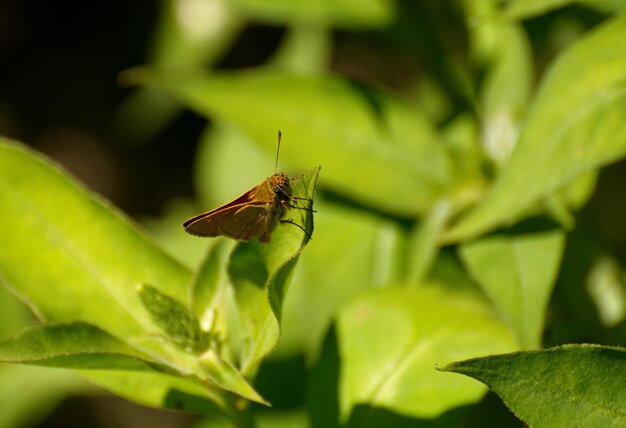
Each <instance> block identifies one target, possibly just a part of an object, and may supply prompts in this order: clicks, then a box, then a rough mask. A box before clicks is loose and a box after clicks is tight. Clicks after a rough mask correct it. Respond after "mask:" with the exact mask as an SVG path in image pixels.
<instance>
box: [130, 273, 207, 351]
mask: <svg viewBox="0 0 626 428" xmlns="http://www.w3.org/2000/svg"><path fill="white" fill-rule="evenodd" d="M137 293H138V294H139V298H140V299H141V303H143V305H144V307H145V308H146V310H147V311H148V313H149V314H150V316H151V317H152V320H153V321H154V323H155V324H156V325H158V326H159V327H160V328H161V329H162V330H163V331H164V332H165V334H166V335H167V337H168V338H169V339H170V340H171V341H172V342H173V343H174V344H175V345H177V346H180V347H181V348H182V349H184V350H186V351H191V352H195V353H200V352H202V351H204V350H206V348H207V347H208V346H209V340H210V337H209V333H208V332H205V331H202V330H201V329H200V322H199V321H198V318H196V316H195V315H194V314H193V313H191V311H190V310H189V309H187V307H186V306H185V305H183V304H182V303H181V302H179V301H178V300H176V299H173V298H171V297H169V296H168V295H166V294H163V293H161V292H160V291H159V290H157V289H156V288H154V287H152V286H150V285H146V284H140V285H138V286H137Z"/></svg>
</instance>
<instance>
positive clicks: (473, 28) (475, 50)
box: [466, 0, 533, 165]
mask: <svg viewBox="0 0 626 428" xmlns="http://www.w3.org/2000/svg"><path fill="white" fill-rule="evenodd" d="M466 5H467V6H466V7H467V9H468V15H469V17H468V19H470V20H471V22H474V25H470V26H469V31H470V37H471V38H470V41H471V49H472V56H473V57H474V58H473V59H474V62H475V63H477V65H478V67H481V68H484V69H485V73H484V76H483V77H482V81H481V90H480V94H479V96H480V105H479V108H480V116H481V119H482V135H483V144H484V150H485V152H486V153H487V154H488V155H489V157H490V158H491V159H492V160H493V161H494V162H496V163H497V164H498V165H501V164H502V163H505V162H506V161H507V160H508V158H509V156H510V153H511V151H512V150H513V148H514V147H515V144H516V142H517V137H518V134H519V127H520V120H521V118H522V117H523V114H524V113H525V108H526V105H527V103H528V97H529V93H530V86H531V83H532V77H533V69H532V58H531V50H530V46H529V42H528V39H527V37H526V33H525V32H524V30H523V28H522V27H521V26H520V25H518V24H515V23H509V22H502V21H499V20H493V19H491V20H490V19H484V17H485V16H490V15H493V14H494V13H495V12H496V2H495V1H493V0H468V1H466Z"/></svg>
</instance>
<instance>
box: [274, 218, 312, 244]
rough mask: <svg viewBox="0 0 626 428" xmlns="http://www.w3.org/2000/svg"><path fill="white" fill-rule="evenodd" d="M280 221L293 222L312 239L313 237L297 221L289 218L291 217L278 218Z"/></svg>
mask: <svg viewBox="0 0 626 428" xmlns="http://www.w3.org/2000/svg"><path fill="white" fill-rule="evenodd" d="M280 222H281V223H289V224H293V225H294V226H296V227H298V228H300V229H301V230H302V231H303V232H304V233H305V234H306V236H307V237H308V238H309V239H313V237H312V236H311V234H310V233H309V232H308V231H307V230H306V229H305V228H304V227H302V226H300V225H299V224H298V223H296V222H295V221H293V220H291V219H289V218H288V219H282V218H281V219H280Z"/></svg>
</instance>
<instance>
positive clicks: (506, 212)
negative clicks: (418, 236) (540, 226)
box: [447, 15, 626, 241]
mask: <svg viewBox="0 0 626 428" xmlns="http://www.w3.org/2000/svg"><path fill="white" fill-rule="evenodd" d="M625 38H626V15H625V16H618V17H616V18H614V19H611V20H609V21H607V22H605V23H604V24H602V25H601V26H599V27H598V28H597V29H596V30H594V31H592V32H590V33H589V34H588V35H586V36H584V37H582V38H581V39H580V40H578V41H577V42H576V43H574V44H573V45H572V46H571V47H570V48H569V49H568V50H567V51H566V52H564V53H563V54H562V55H561V56H560V58H559V59H558V60H557V61H555V63H554V64H553V66H552V67H551V69H550V71H549V73H548V74H547V75H546V77H545V78H544V81H543V82H542V85H541V88H540V90H539V93H538V95H537V98H536V100H535V102H534V104H533V106H532V108H531V111H530V112H529V115H528V117H527V120H526V122H525V125H524V127H523V129H522V132H521V136H520V141H519V143H518V146H517V148H516V150H515V152H514V153H513V155H512V157H511V159H510V161H509V163H508V164H507V165H506V166H505V167H504V169H503V171H502V173H501V175H500V176H499V177H498V179H497V180H496V182H495V183H494V186H493V188H492V190H491V192H490V193H489V194H488V195H487V197H486V198H485V200H484V201H483V202H482V204H481V205H479V206H478V207H477V208H476V209H474V210H473V211H470V212H469V213H468V215H467V216H465V217H463V218H462V219H461V220H460V222H459V223H458V224H457V226H456V227H454V228H453V229H452V230H451V231H450V232H449V235H448V237H447V239H448V240H450V241H458V240H461V239H465V238H468V237H471V236H475V235H477V234H480V233H482V232H485V231H487V230H489V229H491V228H493V227H496V226H498V225H501V224H502V223H504V222H507V221H511V219H515V218H516V216H519V215H520V214H521V213H522V212H523V211H524V210H525V209H527V208H529V207H530V206H532V205H533V204H534V203H536V202H538V201H539V200H540V199H541V198H545V197H547V196H550V195H551V194H552V193H553V192H555V191H557V190H558V189H560V188H561V187H563V186H565V185H567V184H568V183H570V182H572V181H573V180H575V179H576V178H577V177H579V176H581V175H583V174H584V173H586V172H589V171H592V170H594V169H595V168H599V167H601V166H603V165H606V164H608V163H610V162H612V161H615V160H616V159H619V158H620V157H623V156H624V155H625V154H626V127H625V126H624V121H623V118H624V116H625V115H626V44H625V43H622V40H624V39H625Z"/></svg>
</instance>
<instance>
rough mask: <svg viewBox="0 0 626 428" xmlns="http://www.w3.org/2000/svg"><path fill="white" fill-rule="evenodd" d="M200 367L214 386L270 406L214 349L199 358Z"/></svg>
mask: <svg viewBox="0 0 626 428" xmlns="http://www.w3.org/2000/svg"><path fill="white" fill-rule="evenodd" d="M200 367H202V368H203V369H204V371H205V372H207V373H208V374H209V376H210V378H211V380H212V381H213V382H214V383H215V384H216V385H219V386H220V387H222V388H224V389H226V390H227V391H232V392H234V393H235V394H239V395H241V396H242V397H244V398H247V399H248V400H252V401H256V402H257V403H261V404H265V405H268V406H269V405H270V404H269V403H268V402H267V401H265V400H264V399H263V397H261V396H260V395H259V393H258V392H256V391H255V390H254V388H252V386H250V384H249V383H248V381H247V380H246V379H245V378H244V377H243V376H242V374H241V373H240V372H239V371H238V370H237V369H236V368H235V367H233V366H232V365H231V364H230V363H229V362H228V361H225V360H224V359H222V358H221V357H220V356H219V354H218V353H217V352H216V351H215V350H214V349H209V350H208V351H206V352H205V353H204V354H202V355H201V356H200Z"/></svg>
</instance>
